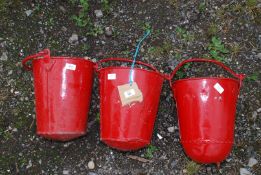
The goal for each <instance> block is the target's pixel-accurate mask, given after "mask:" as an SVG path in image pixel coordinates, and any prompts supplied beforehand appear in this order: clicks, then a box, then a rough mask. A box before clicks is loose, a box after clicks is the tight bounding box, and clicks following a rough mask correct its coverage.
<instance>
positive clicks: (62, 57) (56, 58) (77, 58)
mask: <svg viewBox="0 0 261 175" xmlns="http://www.w3.org/2000/svg"><path fill="white" fill-rule="evenodd" d="M50 58H51V60H60V59H66V60H83V61H87V62H90V63H92V64H95V62H93V61H92V60H89V59H85V58H84V57H69V56H54V57H52V56H51V57H50ZM36 60H44V59H43V58H36V59H34V60H33V61H36Z"/></svg>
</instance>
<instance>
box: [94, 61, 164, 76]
mask: <svg viewBox="0 0 261 175" xmlns="http://www.w3.org/2000/svg"><path fill="white" fill-rule="evenodd" d="M108 61H121V62H128V63H132V62H133V61H132V60H129V59H125V58H105V59H102V60H100V61H98V62H97V65H96V71H97V72H99V71H100V69H99V65H100V64H101V63H104V62H108ZM135 64H140V65H143V66H146V67H148V68H150V69H152V70H153V71H155V72H157V73H158V74H160V76H162V77H164V78H165V79H167V80H168V76H167V75H164V74H162V73H160V72H159V71H158V70H157V69H156V68H155V67H154V66H152V65H150V64H147V63H144V62H142V61H136V62H135Z"/></svg>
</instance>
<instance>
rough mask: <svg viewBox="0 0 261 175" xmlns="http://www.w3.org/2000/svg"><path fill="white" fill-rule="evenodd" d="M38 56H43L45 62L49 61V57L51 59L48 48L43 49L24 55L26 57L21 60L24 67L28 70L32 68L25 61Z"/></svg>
mask: <svg viewBox="0 0 261 175" xmlns="http://www.w3.org/2000/svg"><path fill="white" fill-rule="evenodd" d="M38 58H44V59H46V61H47V62H49V61H50V59H51V56H50V50H49V49H44V50H42V51H40V52H38V53H37V54H34V55H30V56H28V57H26V58H25V59H23V61H22V65H23V67H24V68H25V69H26V70H28V71H31V70H33V68H32V67H31V66H28V65H27V64H26V63H27V62H28V61H31V60H33V59H38Z"/></svg>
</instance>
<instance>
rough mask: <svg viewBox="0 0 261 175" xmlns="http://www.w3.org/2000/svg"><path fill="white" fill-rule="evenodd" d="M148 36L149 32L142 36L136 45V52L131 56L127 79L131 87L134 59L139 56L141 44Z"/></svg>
mask: <svg viewBox="0 0 261 175" xmlns="http://www.w3.org/2000/svg"><path fill="white" fill-rule="evenodd" d="M149 34H150V30H147V31H146V33H145V34H144V36H143V38H142V39H141V40H140V41H139V42H138V44H137V45H136V50H135V53H134V55H133V61H132V64H131V70H130V78H129V83H130V85H132V83H133V69H134V66H135V62H136V58H137V56H138V54H139V50H140V46H141V43H142V42H143V41H144V40H145V39H146V38H147V37H148V36H149Z"/></svg>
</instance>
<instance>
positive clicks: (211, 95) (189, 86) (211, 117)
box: [171, 59, 244, 163]
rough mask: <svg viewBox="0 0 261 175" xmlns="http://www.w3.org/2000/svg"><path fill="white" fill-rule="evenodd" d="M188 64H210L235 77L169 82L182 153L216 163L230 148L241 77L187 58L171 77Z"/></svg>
mask: <svg viewBox="0 0 261 175" xmlns="http://www.w3.org/2000/svg"><path fill="white" fill-rule="evenodd" d="M188 62H212V63H215V64H218V65H220V66H222V67H224V68H225V69H226V70H228V71H229V72H230V73H232V74H233V75H234V76H235V77H236V78H238V79H233V78H215V77H210V78H205V77H200V78H188V79H182V80H178V81H175V82H174V83H171V86H172V91H173V94H174V98H175V100H176V106H177V112H178V121H179V128H180V139H181V144H182V146H183V148H184V150H185V152H186V154H187V155H188V156H189V157H190V158H191V159H192V160H194V161H197V162H200V163H219V162H221V161H223V160H224V159H225V158H226V157H227V156H228V155H229V153H230V151H231V149H232V145H233V140H234V126H235V113H236V103H237V97H238V94H239V90H240V84H241V81H242V80H243V78H244V75H242V74H236V73H234V72H233V71H232V70H231V69H229V68H228V67H225V65H223V64H222V63H220V62H217V61H215V60H206V59H190V60H185V61H184V62H182V63H181V64H180V65H179V66H177V68H176V69H175V70H174V71H173V73H172V76H171V77H173V76H174V75H175V73H176V72H177V70H178V69H179V68H180V67H181V66H183V65H184V64H185V63H188ZM231 71H232V72H231ZM216 83H218V84H219V85H220V86H221V87H222V88H223V89H224V91H223V92H222V93H220V92H218V90H216V89H215V88H214V86H215V84H216Z"/></svg>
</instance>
